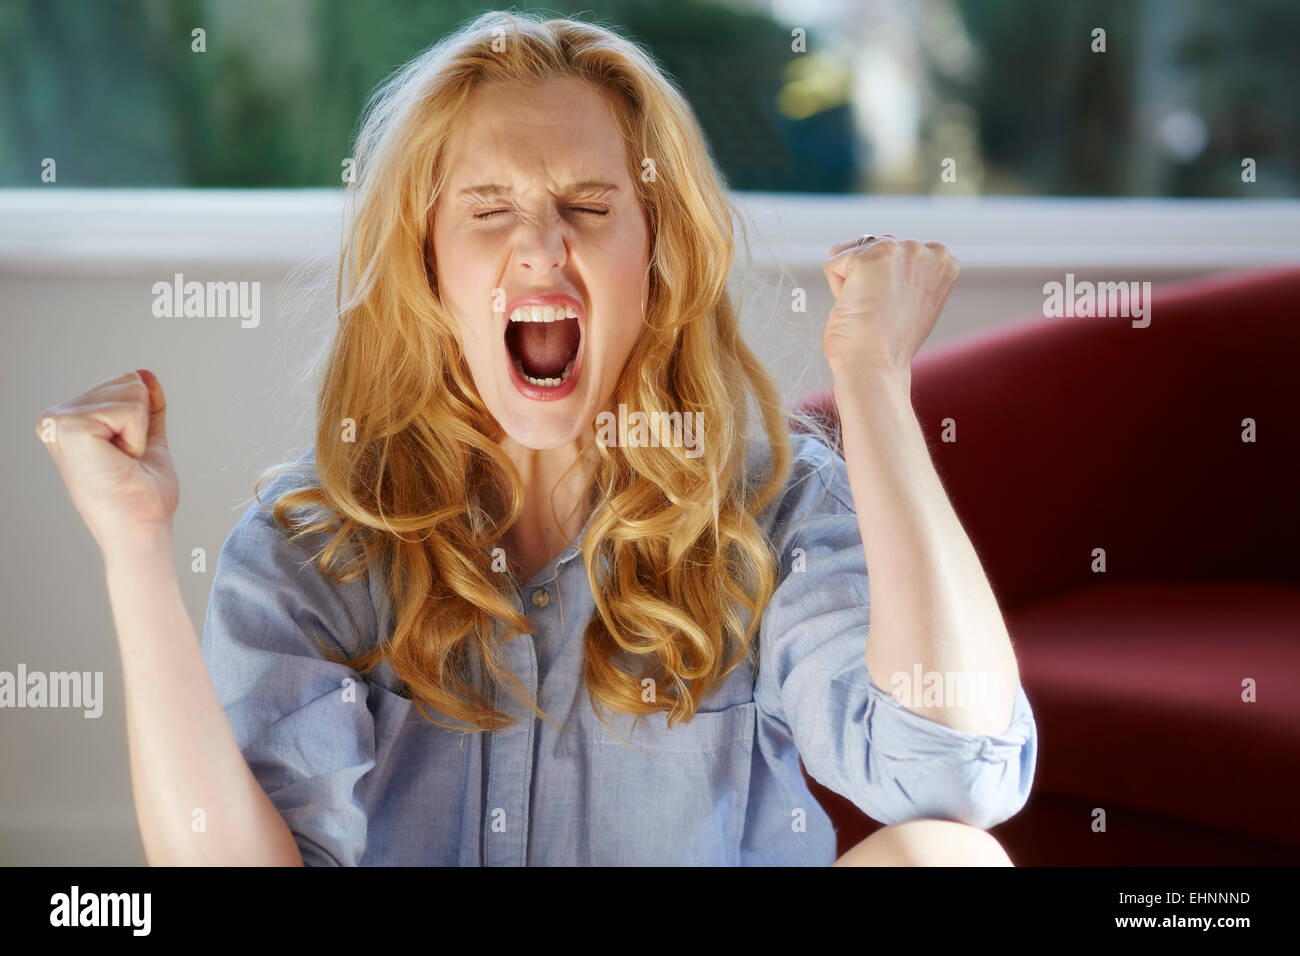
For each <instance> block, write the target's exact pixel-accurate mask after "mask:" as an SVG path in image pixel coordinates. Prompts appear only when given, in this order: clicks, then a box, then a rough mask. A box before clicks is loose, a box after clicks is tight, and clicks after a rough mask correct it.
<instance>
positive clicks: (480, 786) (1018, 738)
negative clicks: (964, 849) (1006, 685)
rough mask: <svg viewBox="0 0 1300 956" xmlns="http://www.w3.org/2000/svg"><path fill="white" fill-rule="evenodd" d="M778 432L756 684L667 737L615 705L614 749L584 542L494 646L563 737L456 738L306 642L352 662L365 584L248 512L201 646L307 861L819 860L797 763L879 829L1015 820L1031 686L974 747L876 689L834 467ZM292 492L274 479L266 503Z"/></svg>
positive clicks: (762, 453)
mask: <svg viewBox="0 0 1300 956" xmlns="http://www.w3.org/2000/svg"><path fill="white" fill-rule="evenodd" d="M791 440H792V447H793V451H794V466H793V473H792V475H791V479H790V481H789V483H788V486H787V488H786V489H785V491H784V494H782V495H781V496H779V497H778V498H777V499H776V500H774V501H773V502H772V503H771V504H770V505H769V506H768V508H767V509H766V510H765V511H764V513H763V514H762V515H761V516H760V524H761V526H762V527H763V529H764V531H765V532H766V533H767V534H768V536H769V538H770V539H771V540H772V541H773V542H774V543H775V544H776V546H777V547H778V548H779V551H780V555H781V568H780V572H779V573H780V584H779V586H778V588H777V590H776V592H775V594H774V596H773V598H772V600H771V602H770V604H769V605H768V606H767V608H766V609H765V611H764V613H763V616H762V620H761V623H760V629H759V657H758V666H757V674H755V673H754V668H753V667H751V665H750V664H749V663H748V662H747V663H745V664H742V665H741V666H740V667H738V668H737V669H736V670H735V671H733V672H732V674H731V675H729V676H728V678H727V680H726V681H724V682H723V683H722V684H721V685H720V686H719V688H718V689H716V690H715V691H714V692H713V693H712V694H710V695H709V697H707V698H705V699H704V701H703V702H702V705H701V710H700V712H698V713H697V714H696V715H695V717H694V719H693V720H692V721H690V723H688V724H679V725H678V726H676V727H674V728H672V729H671V730H670V729H669V728H668V726H667V721H666V715H665V714H664V713H662V712H661V713H658V714H655V715H653V716H651V717H642V718H641V721H640V723H639V724H638V725H637V728H636V731H635V734H630V728H631V724H632V717H631V715H626V714H618V713H613V714H610V715H609V716H608V720H609V723H610V725H611V726H612V727H613V728H614V730H615V731H616V732H617V737H616V736H613V735H611V734H610V732H609V731H607V730H606V729H605V727H603V726H602V725H601V724H600V722H599V721H598V720H597V719H596V715H595V714H594V712H593V711H592V709H591V705H590V703H589V701H588V697H587V693H586V689H585V687H584V683H583V679H582V633H583V629H584V626H585V625H586V623H587V620H588V619H589V617H590V616H591V614H592V612H593V609H594V604H593V601H592V595H591V589H590V585H589V583H588V580H587V576H586V572H585V569H584V567H583V562H582V558H581V550H580V548H581V543H582V540H583V538H582V537H580V538H579V540H578V542H577V545H575V546H571V547H568V548H566V549H565V550H564V551H563V552H562V553H561V554H560V555H558V556H557V557H556V558H555V559H554V560H553V561H552V562H551V563H550V564H549V565H548V566H547V567H546V568H545V569H544V570H543V571H541V572H540V573H538V574H537V575H536V576H534V577H533V578H532V580H530V581H528V582H527V583H526V584H524V585H523V586H522V587H517V588H516V592H517V593H516V601H517V603H518V607H519V608H520V610H521V611H522V612H523V613H524V614H525V615H526V616H527V618H528V620H529V621H530V622H531V623H532V625H533V633H532V635H530V636H523V637H519V638H516V639H515V640H513V641H511V642H509V643H508V644H507V645H506V647H505V649H504V653H505V659H506V661H507V662H508V666H509V667H510V668H511V669H512V671H513V672H514V673H515V674H516V675H517V676H518V677H519V678H520V679H521V680H522V681H523V683H524V685H525V686H527V687H528V688H529V689H530V691H531V693H533V694H534V695H535V698H536V699H537V701H538V703H539V705H540V706H541V708H542V709H543V710H544V711H545V712H546V713H547V714H548V715H549V716H550V717H551V718H552V720H553V721H554V722H555V724H557V725H558V727H559V729H556V728H553V727H551V726H549V725H548V724H547V723H546V722H545V721H541V720H539V719H537V718H535V717H534V716H533V715H532V714H530V713H529V712H528V711H527V710H526V709H525V708H524V707H523V706H522V705H521V704H519V703H518V702H517V701H515V700H514V699H513V698H512V697H511V696H510V695H509V693H507V692H506V691H505V690H501V691H499V692H498V693H497V695H496V697H495V705H496V706H497V707H498V708H500V709H501V710H503V711H504V712H506V713H508V714H510V715H511V716H513V717H517V718H518V720H517V721H516V723H515V724H514V725H513V726H511V727H509V728H507V729H505V730H503V731H499V732H496V733H495V734H493V733H475V734H471V735H468V736H463V735H460V734H457V733H455V732H452V731H448V730H444V729H443V728H441V727H438V726H437V725H435V724H431V723H429V722H428V721H426V720H425V719H424V718H423V717H421V716H420V714H419V712H418V711H417V710H416V709H415V707H414V705H413V703H412V701H411V700H410V699H409V698H407V697H405V696H403V695H402V693H401V682H400V681H399V680H398V679H397V678H396V675H395V674H394V672H393V670H392V668H391V666H390V665H389V664H388V663H387V662H384V664H383V665H381V666H380V667H379V668H377V669H375V670H373V671H372V672H371V673H370V674H369V675H367V676H366V677H364V678H363V677H361V676H360V675H358V674H357V673H356V672H355V671H353V670H351V669H350V668H348V667H347V666H345V665H341V664H336V663H332V662H330V661H328V660H326V659H325V658H324V657H323V656H322V655H321V653H320V651H319V649H318V647H317V644H316V639H319V640H321V641H322V642H324V643H326V645H327V646H330V647H331V648H337V649H342V650H345V651H346V652H347V653H348V654H349V655H355V654H356V653H357V651H358V650H360V649H361V648H362V646H365V647H369V646H372V645H373V643H374V642H375V641H376V640H377V639H378V638H379V636H380V635H384V636H387V635H388V634H390V633H391V631H392V626H393V619H392V615H391V610H390V607H389V604H388V601H387V600H386V598H385V595H384V592H383V589H382V587H381V586H380V582H379V580H378V578H377V574H376V572H375V571H374V569H373V568H372V569H371V573H370V574H369V576H368V580H367V579H359V580H357V581H354V582H349V583H347V584H344V585H335V584H333V583H331V582H329V581H328V580H327V579H326V578H324V577H323V576H322V575H321V574H320V572H319V570H318V569H317V568H316V567H315V565H314V564H312V563H311V557H312V554H313V553H314V552H315V551H316V550H317V549H318V548H319V546H320V545H321V543H322V542H323V541H324V540H325V539H324V538H323V537H322V536H311V537H309V538H307V539H304V540H300V541H299V542H297V543H290V541H289V539H288V535H287V533H286V532H285V531H283V530H282V529H281V528H280V527H279V526H277V525H276V524H275V522H274V521H273V520H272V519H271V517H270V515H269V514H268V513H267V512H266V511H264V510H263V509H262V508H261V507H260V506H259V505H258V504H256V503H254V504H253V505H252V506H251V507H250V508H249V510H248V511H247V513H246V514H245V515H244V516H243V518H242V519H241V520H240V521H239V523H238V525H237V526H236V527H235V529H234V530H233V531H232V532H231V534H230V537H229V538H228V539H227V541H226V543H225V546H224V547H223V548H222V551H221V556H220V558H219V561H218V564H217V569H216V573H215V575H214V580H213V585H212V596H211V600H210V602H209V606H208V613H207V618H206V622H205V625H204V630H203V642H202V647H203V655H204V659H205V661H206V662H207V665H208V668H209V670H210V672H211V675H212V679H213V682H214V684H215V687H216V691H217V694H218V697H219V698H220V700H221V704H222V707H223V708H224V709H225V712H226V716H227V718H228V719H229V721H230V725H231V728H232V729H233V731H234V735H235V739H236V741H237V742H238V744H239V747H240V749H241V751H242V752H243V754H244V757H245V759H246V760H247V761H248V764H249V766H250V767H251V768H252V771H253V773H254V775H255V776H256V778H257V779H258V781H259V782H260V783H261V785H262V787H263V788H264V789H265V790H266V792H267V794H268V795H269V797H270V799H271V801H272V803H273V804H274V805H275V807H276V808H277V809H278V810H279V811H280V813H281V814H282V815H283V817H284V819H285V820H286V821H287V823H288V825H289V827H290V829H291V830H292V832H293V834H294V837H295V840H296V842H297V844H298V847H299V849H300V850H301V851H302V855H303V860H304V862H305V863H307V864H308V865H358V864H359V865H464V866H476V865H489V866H502V865H504V866H511V865H515V866H518V865H632V864H648V865H819V866H822V865H827V864H830V863H831V862H833V861H834V859H835V858H836V845H835V833H834V831H833V829H832V826H831V822H830V819H829V818H828V817H827V815H826V813H825V812H824V811H823V810H822V808H821V806H820V805H819V804H818V803H817V800H816V799H815V798H814V797H813V795H812V793H811V792H810V791H809V789H808V787H807V785H806V782H805V781H804V779H803V776H802V774H801V773H800V770H799V764H798V756H799V755H802V756H803V760H804V764H805V766H806V767H807V768H808V772H809V773H810V774H811V776H812V777H813V778H814V779H816V780H817V781H819V782H820V783H822V784H824V785H825V786H827V787H829V788H830V789H831V790H834V791H836V792H837V793H840V794H842V795H844V796H845V797H847V798H848V799H849V800H851V801H852V802H853V803H854V804H856V805H857V806H858V807H859V808H861V809H862V810H863V811H864V812H865V813H867V814H868V815H870V816H871V817H873V818H874V819H876V820H879V821H881V822H883V823H896V822H900V821H903V820H909V819H915V818H919V817H939V818H946V819H952V820H958V821H961V822H964V823H969V824H973V825H975V826H978V827H981V828H988V827H991V826H993V825H995V824H997V823H1000V822H1002V821H1003V820H1006V819H1008V818H1009V817H1011V816H1012V815H1014V814H1015V813H1016V812H1018V811H1019V810H1020V808H1021V807H1023V806H1024V804H1025V801H1026V800H1027V799H1028V796H1029V790H1030V785H1031V783H1032V780H1033V775H1034V768H1035V761H1036V754H1037V728H1036V725H1035V722H1034V717H1033V713H1032V711H1031V710H1030V706H1029V701H1028V700H1027V699H1026V697H1025V693H1024V690H1023V688H1022V687H1020V686H1017V688H1016V701H1015V709H1014V716H1013V719H1012V722H1011V725H1010V726H1009V727H1008V728H1007V729H1006V731H1005V733H1002V734H1000V735H997V736H984V735H977V734H970V733H965V732H961V731H956V730H953V729H950V728H948V727H946V726H944V725H942V724H939V723H937V722H935V721H932V720H930V719H928V718H926V717H922V716H920V715H918V714H915V713H912V712H911V711H909V710H907V709H905V708H903V707H902V706H901V705H900V704H899V703H898V702H897V701H895V699H894V698H893V697H892V696H890V695H889V694H888V693H886V692H885V691H883V690H881V689H879V688H878V687H876V685H875V684H874V683H873V682H872V680H871V679H870V677H869V676H868V673H867V669H866V664H865V660H864V653H865V647H866V636H867V624H868V621H869V617H870V594H869V588H868V580H867V568H866V564H865V559H864V552H863V547H862V538H861V535H860V532H859V529H858V524H857V516H856V514H855V511H854V507H853V501H852V497H851V493H850V488H849V483H848V473H847V469H846V466H845V463H844V460H843V458H841V457H840V456H839V455H838V454H837V453H835V452H834V451H832V450H831V449H829V448H827V446H826V445H825V444H823V443H822V442H821V441H820V440H818V439H817V438H815V437H813V436H810V435H802V434H795V435H792V436H791ZM754 449H757V451H756V450H754ZM767 453H768V449H767V447H766V444H765V443H760V444H759V445H756V446H754V448H753V449H751V451H750V456H749V467H750V468H751V469H753V468H756V467H757V468H760V469H766V467H768V465H769V461H768V457H767ZM303 458H304V460H310V459H311V452H308V453H307V455H304V456H303ZM301 481H302V479H301V478H293V477H291V476H281V477H280V478H277V479H276V481H275V482H273V483H272V485H271V486H270V488H269V491H268V493H266V494H264V495H263V499H264V500H266V501H273V500H274V499H275V497H277V496H278V494H279V493H280V492H282V491H284V490H286V489H288V488H289V487H293V486H295V485H296V484H297V483H300V482H301ZM588 524H590V522H588ZM585 534H586V531H585V529H584V531H583V537H585ZM798 549H802V553H801V556H802V560H800V561H796V558H799V557H800V552H799V551H798ZM796 568H798V570H796ZM471 676H472V677H473V678H475V679H477V677H478V675H477V674H476V673H474V674H472V675H471ZM619 738H622V739H621V740H620V739H619Z"/></svg>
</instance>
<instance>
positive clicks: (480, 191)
mask: <svg viewBox="0 0 1300 956" xmlns="http://www.w3.org/2000/svg"><path fill="white" fill-rule="evenodd" d="M620 191H621V190H620V187H619V186H617V185H616V184H614V183H607V182H604V181H603V180H599V179H588V180H584V181H583V182H579V183H570V184H569V185H568V186H566V187H565V188H564V189H562V190H561V192H564V193H582V194H584V195H589V196H606V195H611V194H613V193H617V192H620ZM456 195H457V197H458V198H460V199H501V198H509V197H510V196H513V195H514V191H513V190H512V189H511V188H510V187H509V186H502V185H500V184H498V183H481V184H479V185H477V186H466V187H465V188H464V189H462V190H461V191H460V192H458V193H457V194H456Z"/></svg>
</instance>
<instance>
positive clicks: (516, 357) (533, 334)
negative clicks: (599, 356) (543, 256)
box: [505, 296, 582, 388]
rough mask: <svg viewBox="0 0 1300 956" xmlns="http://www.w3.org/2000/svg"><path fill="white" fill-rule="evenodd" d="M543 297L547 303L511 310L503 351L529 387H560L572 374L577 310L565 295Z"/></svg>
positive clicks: (578, 327)
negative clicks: (504, 350) (504, 349)
mask: <svg viewBox="0 0 1300 956" xmlns="http://www.w3.org/2000/svg"><path fill="white" fill-rule="evenodd" d="M530 298H531V297H530ZM543 298H545V299H547V300H550V301H543V302H533V301H529V302H526V303H524V304H521V305H516V306H515V307H514V308H513V309H512V310H511V311H510V315H509V322H508V323H507V324H506V333H505V335H506V351H507V353H508V354H509V356H510V361H511V362H512V363H513V365H514V367H515V370H516V371H517V372H518V373H519V375H520V377H521V378H522V379H523V380H524V381H525V382H527V383H528V384H529V385H532V386H534V387H536V388H560V387H561V386H563V385H564V384H565V383H567V382H568V381H569V380H570V378H571V377H572V375H573V373H574V371H575V368H576V365H577V360H578V353H579V351H580V347H581V345H582V327H581V324H580V322H579V321H578V309H577V308H576V307H575V305H574V302H573V300H571V299H570V298H569V297H568V296H554V297H551V296H547V297H543Z"/></svg>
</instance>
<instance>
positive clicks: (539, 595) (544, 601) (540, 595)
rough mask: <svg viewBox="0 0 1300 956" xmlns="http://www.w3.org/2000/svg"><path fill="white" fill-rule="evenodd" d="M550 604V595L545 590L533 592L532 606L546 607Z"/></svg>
mask: <svg viewBox="0 0 1300 956" xmlns="http://www.w3.org/2000/svg"><path fill="white" fill-rule="evenodd" d="M550 603H551V594H550V592H549V591H547V590H546V588H537V589H536V590H535V591H533V606H534V607H546V605H548V604H550Z"/></svg>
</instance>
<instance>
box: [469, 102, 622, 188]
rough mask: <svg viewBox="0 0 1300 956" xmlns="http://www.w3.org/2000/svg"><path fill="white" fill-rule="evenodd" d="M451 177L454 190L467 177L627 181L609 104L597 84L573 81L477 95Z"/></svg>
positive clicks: (502, 180) (505, 179)
mask: <svg viewBox="0 0 1300 956" xmlns="http://www.w3.org/2000/svg"><path fill="white" fill-rule="evenodd" d="M447 174H448V181H447V185H448V187H449V188H450V189H453V190H454V189H456V188H458V187H460V186H468V185H471V182H470V180H474V181H480V180H491V181H493V182H504V183H511V184H514V183H515V181H516V180H523V181H527V180H537V179H541V180H552V179H553V180H555V181H557V182H567V181H575V180H583V179H597V178H604V179H611V180H614V181H619V180H622V181H628V180H627V154H626V152H625V149H624V143H623V136H622V134H621V133H620V132H619V129H618V124H617V122H616V120H615V118H614V112H613V110H612V109H611V107H610V105H609V102H608V101H607V100H606V98H605V95H604V94H603V93H602V91H601V90H600V89H599V88H598V87H597V86H596V85H595V84H593V83H590V82H587V81H585V80H580V79H576V78H565V79H557V80H548V81H546V82H545V83H543V84H539V85H536V86H524V85H522V84H514V83H509V84H507V83H488V84H485V85H483V86H481V87H479V88H477V89H476V90H474V92H473V93H472V94H471V95H470V98H469V102H468V103H467V105H466V109H465V110H464V112H463V113H462V114H461V116H460V117H459V118H458V119H457V121H456V124H455V127H454V129H453V131H452V134H451V137H450V139H449V141H448V144H447ZM524 185H526V183H520V184H519V187H518V188H522V187H523V186H524Z"/></svg>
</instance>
